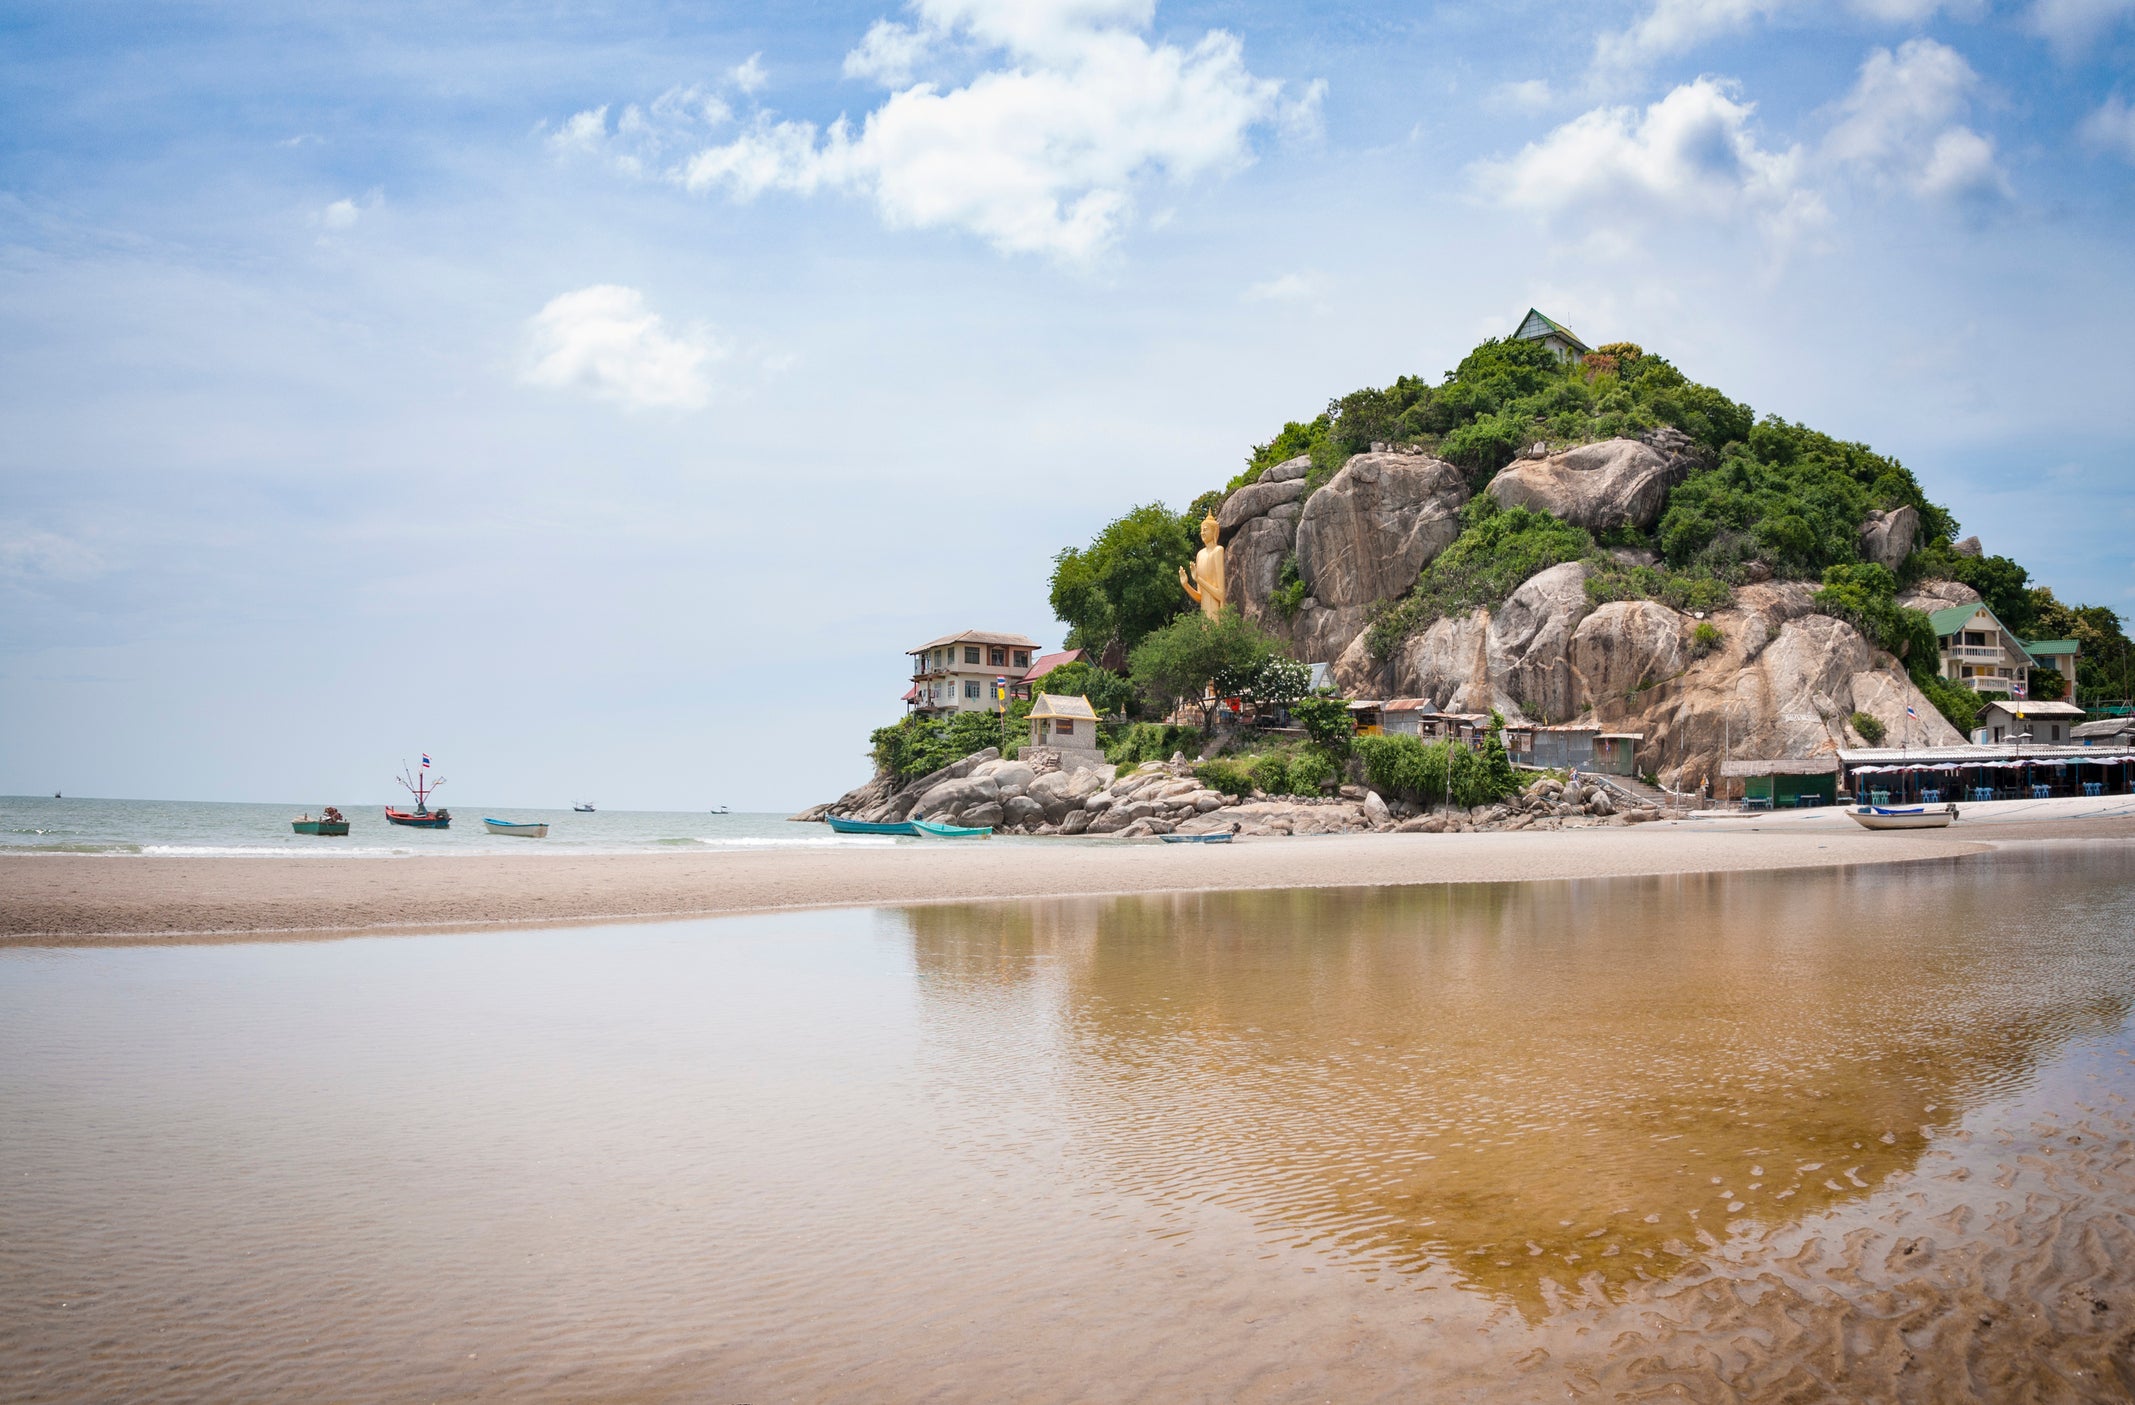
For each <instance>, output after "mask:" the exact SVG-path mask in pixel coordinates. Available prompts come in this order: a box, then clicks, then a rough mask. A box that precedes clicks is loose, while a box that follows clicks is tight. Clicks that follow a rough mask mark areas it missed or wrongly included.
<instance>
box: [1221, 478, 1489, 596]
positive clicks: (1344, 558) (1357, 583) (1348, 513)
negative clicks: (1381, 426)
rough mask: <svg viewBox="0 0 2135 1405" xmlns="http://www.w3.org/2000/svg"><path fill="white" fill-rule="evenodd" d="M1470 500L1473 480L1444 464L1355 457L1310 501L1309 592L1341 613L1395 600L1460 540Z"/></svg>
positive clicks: (1300, 551)
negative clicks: (1462, 515) (1462, 518)
mask: <svg viewBox="0 0 2135 1405" xmlns="http://www.w3.org/2000/svg"><path fill="white" fill-rule="evenodd" d="M1256 486H1257V485H1256ZM1467 500H1468V480H1467V475H1465V474H1464V473H1462V472H1461V470H1459V469H1458V468H1455V467H1454V466H1453V465H1452V464H1449V463H1446V462H1444V461H1443V460H1441V459H1433V458H1426V457H1424V456H1422V455H1420V454H1358V455H1356V456H1355V457H1353V458H1351V459H1350V460H1349V462H1348V463H1346V464H1344V465H1343V466H1342V471H1341V472H1340V473H1337V474H1336V475H1335V476H1334V477H1333V478H1332V479H1330V480H1329V481H1328V483H1327V485H1326V486H1325V487H1323V488H1321V489H1320V490H1319V491H1318V492H1316V493H1314V494H1313V495H1312V496H1311V497H1310V498H1307V499H1306V500H1305V507H1304V513H1303V515H1302V516H1301V517H1300V519H1299V521H1298V524H1297V568H1298V572H1299V574H1300V575H1301V576H1302V577H1303V578H1304V582H1305V589H1306V590H1307V591H1308V592H1309V593H1310V594H1311V596H1312V598H1313V599H1315V600H1317V601H1318V602H1319V603H1320V604H1321V605H1322V606H1326V607H1329V608H1335V609H1340V608H1343V607H1350V608H1360V607H1368V606H1370V605H1373V604H1375V603H1377V602H1378V601H1381V600H1391V599H1393V598H1394V597H1396V596H1398V595H1400V594H1402V593H1403V592H1404V591H1406V590H1407V589H1408V588H1409V587H1410V586H1412V585H1414V584H1415V583H1416V577H1417V575H1418V574H1419V573H1420V572H1421V571H1422V570H1423V568H1424V566H1425V565H1426V564H1427V563H1429V561H1430V559H1431V558H1432V557H1434V556H1436V555H1437V554H1438V553H1439V552H1441V551H1443V550H1445V549H1446V547H1447V546H1449V545H1451V544H1452V541H1453V539H1454V538H1455V537H1457V536H1459V535H1460V509H1461V505H1462V504H1463V503H1465V502H1467Z"/></svg>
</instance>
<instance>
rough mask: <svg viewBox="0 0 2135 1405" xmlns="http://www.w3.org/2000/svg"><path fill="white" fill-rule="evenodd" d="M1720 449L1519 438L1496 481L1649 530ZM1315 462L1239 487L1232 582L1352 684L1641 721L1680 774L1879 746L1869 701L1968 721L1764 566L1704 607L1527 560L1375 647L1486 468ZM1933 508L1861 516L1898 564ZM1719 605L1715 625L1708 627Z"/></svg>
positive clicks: (1229, 537)
mask: <svg viewBox="0 0 2135 1405" xmlns="http://www.w3.org/2000/svg"><path fill="white" fill-rule="evenodd" d="M1704 461H1705V455H1704V454H1702V453H1701V451H1700V449H1699V447H1698V446H1697V445H1696V444H1694V443H1693V442H1692V441H1691V440H1690V439H1689V438H1688V436H1686V435H1684V434H1681V433H1680V432H1678V431H1675V430H1671V429H1665V428H1663V429H1657V430H1652V431H1648V432H1646V433H1645V434H1643V435H1641V436H1640V437H1637V438H1628V437H1627V438H1616V439H1609V440H1604V441H1601V442H1599V443H1592V444H1582V445H1577V446H1575V447H1572V448H1568V449H1565V450H1563V451H1561V452H1557V453H1548V454H1543V455H1541V456H1537V457H1530V458H1523V459H1520V460H1518V461H1516V462H1514V463H1513V464H1511V465H1508V466H1507V467H1506V468H1505V469H1503V470H1502V471H1501V472H1499V473H1497V474H1496V475H1495V476H1494V477H1492V478H1491V479H1490V480H1489V481H1488V483H1487V485H1486V486H1485V487H1484V488H1483V490H1482V491H1483V492H1485V493H1487V494H1488V495H1489V496H1490V497H1491V498H1492V499H1494V500H1495V501H1496V503H1497V504H1498V505H1499V506H1500V507H1506V508H1510V507H1524V508H1528V509H1529V510H1532V511H1538V512H1544V513H1547V514H1549V515H1550V516H1552V517H1555V518H1557V519H1559V520H1561V521H1564V522H1568V523H1571V524H1573V525H1575V526H1578V527H1581V528H1584V529H1586V530H1587V531H1589V532H1592V533H1594V534H1596V535H1597V536H1598V535H1601V534H1605V533H1610V532H1612V531H1616V530H1618V529H1622V528H1626V527H1628V528H1633V529H1636V530H1637V531H1638V532H1640V533H1650V532H1651V531H1652V530H1653V529H1654V528H1655V527H1656V526H1657V525H1658V523H1659V521H1660V519H1661V516H1662V513H1663V511H1664V510H1665V508H1666V506H1667V504H1668V499H1669V494H1670V492H1671V490H1672V489H1673V488H1674V487H1675V486H1676V485H1678V484H1680V483H1682V482H1683V481H1684V480H1685V479H1686V478H1688V477H1689V475H1690V474H1691V473H1692V472H1693V471H1695V470H1696V469H1698V468H1700V467H1701V466H1703V464H1704ZM1310 468H1311V463H1310V461H1309V459H1307V458H1305V457H1298V458H1294V459H1291V460H1288V461H1286V462H1283V463H1280V464H1277V465H1275V466H1273V467H1271V468H1269V469H1267V470H1266V471H1264V472H1263V473H1262V474H1261V475H1260V477H1259V479H1258V481H1256V482H1254V483H1252V484H1250V485H1247V486H1243V487H1240V488H1238V489H1236V490H1235V491H1233V492H1231V493H1230V494H1229V495H1228V496H1227V497H1226V498H1225V499H1224V502H1223V504H1222V506H1221V508H1220V509H1219V510H1218V513H1217V518H1218V522H1219V524H1220V526H1221V529H1222V538H1223V541H1224V543H1225V544H1226V546H1227V548H1228V567H1229V584H1230V595H1231V599H1232V600H1234V601H1236V602H1237V603H1238V604H1239V606H1240V608H1241V609H1242V610H1243V611H1244V612H1245V614H1246V616H1247V617H1248V618H1249V619H1252V620H1253V621H1254V622H1256V623H1257V624H1259V625H1260V626H1261V627H1262V628H1264V629H1267V630H1268V631H1270V632H1272V633H1274V634H1276V635H1278V636H1280V637H1281V638H1282V639H1284V640H1285V641H1286V642H1287V644H1288V645H1289V647H1290V648H1291V649H1292V651H1293V652H1294V653H1295V654H1296V655H1297V657H1299V658H1301V659H1304V660H1307V661H1309V662H1320V661H1326V662H1330V663H1332V664H1333V674H1334V679H1335V681H1336V683H1337V685H1338V686H1339V687H1340V688H1341V689H1342V690H1343V691H1344V692H1346V693H1348V694H1350V695H1351V696H1354V697H1372V698H1388V697H1417V698H1425V699H1428V700H1430V701H1431V702H1433V703H1435V704H1437V705H1438V706H1439V707H1441V708H1443V709H1445V710H1447V711H1456V712H1486V711H1488V710H1490V709H1492V708H1496V709H1498V710H1500V711H1502V712H1503V713H1504V714H1505V715H1506V716H1507V717H1508V718H1510V719H1515V720H1519V719H1525V720H1531V721H1537V722H1545V723H1546V722H1565V721H1570V720H1573V719H1588V720H1591V721H1593V722H1596V723H1599V724H1601V725H1602V726H1603V727H1605V728H1607V729H1608V730H1611V731H1626V732H1640V733H1643V734H1644V736H1645V741H1644V743H1643V744H1642V745H1641V747H1640V750H1639V764H1640V769H1641V770H1644V771H1649V772H1652V773H1654V774H1657V775H1658V777H1659V778H1660V780H1661V783H1662V784H1664V785H1670V786H1674V785H1678V784H1681V785H1682V786H1683V787H1684V788H1689V787H1691V786H1694V785H1696V784H1697V783H1698V782H1700V781H1703V780H1705V779H1707V778H1716V777H1717V775H1718V770H1719V765H1718V763H1719V760H1720V757H1721V754H1722V751H1723V749H1725V750H1728V751H1731V752H1732V754H1734V755H1736V756H1806V755H1814V754H1817V753H1819V752H1828V751H1830V750H1833V749H1834V748H1836V747H1839V746H1859V745H1862V744H1863V742H1862V740H1861V739H1860V738H1859V737H1858V736H1857V735H1856V734H1855V733H1854V732H1853V731H1852V729H1851V719H1852V717H1853V714H1854V713H1856V712H1861V713H1866V714H1867V715H1869V716H1871V717H1874V718H1876V719H1877V720H1878V721H1880V722H1882V723H1883V724H1884V727H1885V729H1886V731H1887V734H1888V736H1890V737H1891V738H1898V737H1906V738H1908V739H1909V740H1910V741H1911V742H1912V744H1914V745H1942V744H1947V743H1954V742H1959V741H1962V740H1963V738H1962V737H1961V736H1960V735H1959V734H1958V733H1957V731H1956V730H1955V729H1953V728H1952V727H1951V726H1950V724H1949V723H1948V722H1947V721H1945V720H1944V719H1943V717H1942V716H1941V714H1940V713H1938V712H1937V711H1936V709H1935V707H1934V706H1933V705H1932V704H1931V703H1930V702H1929V701H1928V699H1927V698H1926V697H1924V696H1923V695H1922V694H1921V692H1920V689H1919V688H1918V687H1917V686H1916V685H1915V684H1914V683H1913V681H1912V679H1911V678H1910V677H1908V675H1907V670H1906V667H1905V665H1904V664H1903V663H1901V662H1900V661H1899V660H1898V659H1897V658H1895V657H1894V656H1893V655H1891V654H1890V653H1888V652H1887V651H1885V650H1883V649H1881V648H1878V647H1877V646H1876V645H1875V644H1874V643H1872V642H1871V641H1870V640H1869V639H1867V638H1865V637H1864V636H1863V635H1862V633H1861V632H1860V631H1859V630H1858V629H1856V628H1855V627H1854V626H1853V625H1852V624H1849V623H1847V622H1846V621H1844V620H1841V619H1838V618H1834V617H1832V616H1831V615H1827V614H1821V613H1819V612H1818V611H1817V608H1816V605H1815V602H1814V597H1815V594H1816V587H1815V586H1812V585H1810V584H1807V583H1805V582H1781V581H1772V580H1769V579H1767V580H1764V581H1761V582H1760V581H1754V580H1753V581H1752V583H1749V584H1746V585H1742V586H1738V587H1735V588H1734V589H1733V590H1732V591H1731V592H1730V593H1731V596H1732V603H1730V604H1728V605H1726V606H1725V607H1724V608H1721V609H1718V610H1714V611H1710V612H1698V613H1699V615H1700V616H1701V617H1699V618H1694V617H1693V615H1692V613H1690V612H1686V611H1684V610H1680V609H1676V608H1672V607H1671V606H1669V605H1667V604H1663V603H1661V602H1659V601H1656V600H1617V601H1610V602H1606V603H1600V604H1597V603H1595V602H1594V601H1593V600H1592V599H1591V598H1590V596H1589V592H1588V589H1587V584H1588V579H1589V577H1590V575H1591V574H1592V573H1593V572H1594V570H1595V566H1594V565H1593V564H1591V563H1589V562H1586V561H1569V562H1564V563H1561V564H1558V565H1555V566H1550V567H1548V568H1546V569H1544V570H1542V571H1540V572H1538V573H1536V574H1535V575H1533V576H1530V577H1529V578H1528V579H1527V580H1525V581H1524V582H1522V583H1521V584H1520V585H1519V586H1518V587H1517V588H1516V589H1515V590H1513V591H1512V593H1511V595H1510V596H1509V597H1508V598H1507V599H1506V600H1505V601H1504V602H1503V603H1502V604H1500V605H1498V606H1497V607H1496V608H1495V609H1485V608H1475V609H1472V610H1468V611H1464V612H1461V613H1458V614H1454V615H1449V616H1446V617H1442V618H1439V619H1437V620H1435V621H1432V622H1430V623H1429V624H1427V625H1426V626H1424V627H1423V628H1421V629H1419V630H1417V631H1416V632H1415V633H1413V634H1410V635H1409V636H1408V637H1407V638H1405V639H1403V640H1401V641H1400V642H1399V643H1398V644H1397V645H1396V646H1395V647H1393V648H1392V649H1391V650H1390V651H1385V650H1383V649H1382V648H1379V647H1375V645H1378V644H1379V643H1380V641H1379V640H1375V639H1374V637H1373V634H1372V631H1371V630H1370V629H1369V626H1370V624H1371V622H1372V620H1373V618H1374V616H1375V614H1378V613H1380V612H1383V611H1384V610H1385V609H1386V607H1387V606H1389V605H1391V604H1392V603H1393V602H1395V601H1396V600H1398V599H1399V598H1400V597H1401V596H1402V595H1403V594H1405V593H1406V592H1407V591H1408V590H1409V588H1410V587H1411V586H1412V585H1413V584H1414V583H1415V581H1416V580H1417V577H1418V575H1419V573H1421V572H1422V571H1423V570H1424V569H1425V568H1426V567H1427V566H1429V565H1430V563H1431V561H1432V560H1433V559H1434V558H1435V557H1436V556H1437V555H1438V554H1439V553H1440V552H1441V551H1443V550H1445V548H1447V547H1448V546H1450V545H1451V544H1452V543H1453V541H1454V540H1455V538H1456V537H1457V536H1458V535H1459V532H1460V526H1461V509H1462V508H1463V507H1465V506H1466V505H1467V504H1468V502H1469V499H1470V497H1471V488H1470V486H1469V485H1470V474H1469V473H1467V472H1466V471H1463V470H1462V469H1460V468H1458V467H1456V466H1455V465H1453V464H1451V463H1447V462H1445V461H1444V460H1442V459H1439V458H1435V457H1432V456H1430V455H1428V454H1425V453H1422V452H1414V451H1411V452H1387V451H1378V452H1367V453H1362V454H1357V455H1354V456H1352V457H1351V458H1349V459H1348V461H1347V462H1346V463H1344V464H1343V465H1342V467H1341V468H1340V470H1339V471H1338V472H1336V473H1335V474H1334V476H1333V477H1332V478H1331V479H1330V480H1328V481H1327V482H1326V483H1325V485H1324V486H1322V487H1320V488H1319V489H1318V491H1316V492H1313V493H1312V494H1310V496H1309V497H1307V496H1306V494H1305V492H1304V488H1305V480H1306V475H1307V473H1308V471H1309V470H1310ZM1918 521H1919V519H1918V514H1917V513H1916V512H1914V510H1913V509H1911V508H1909V507H1901V508H1899V509H1897V510H1895V511H1894V512H1891V513H1888V514H1886V513H1884V512H1881V511H1876V512H1873V513H1871V515H1870V517H1869V518H1868V519H1867V520H1865V521H1864V522H1863V524H1862V526H1861V528H1860V553H1861V557H1862V559H1864V560H1869V561H1877V562H1880V563H1883V564H1885V565H1886V566H1888V567H1890V568H1892V569H1896V568H1897V567H1899V566H1900V565H1902V564H1903V562H1904V560H1905V558H1906V557H1907V556H1908V555H1910V554H1911V553H1912V551H1913V550H1914V549H1915V548H1916V546H1917V545H1919V542H1918V532H1919V525H1918ZM1293 554H1294V561H1295V570H1296V572H1297V575H1298V579H1299V582H1300V583H1301V585H1302V587H1303V590H1304V595H1303V597H1302V599H1301V600H1300V601H1298V602H1296V603H1295V605H1294V607H1291V608H1284V607H1283V605H1281V604H1279V603H1278V601H1277V592H1278V588H1279V587H1278V580H1279V578H1280V576H1281V573H1282V567H1283V563H1284V561H1285V559H1286V558H1290V557H1292V555H1293ZM1610 560H1611V561H1613V562H1615V563H1617V564H1620V565H1624V566H1641V565H1643V566H1649V567H1650V566H1655V565H1658V564H1659V558H1658V557H1657V556H1656V554H1655V553H1654V552H1652V551H1651V550H1642V549H1637V548H1618V549H1617V550H1615V551H1614V552H1612V553H1610ZM1751 574H1752V575H1753V576H1754V575H1755V574H1756V573H1755V572H1751ZM1766 574H1767V575H1768V574H1769V573H1766ZM1962 598H1970V599H1975V600H1976V599H1978V598H1979V596H1978V594H1977V592H1975V591H1972V590H1971V589H1970V588H1969V587H1966V586H1962V585H1957V584H1955V583H1953V582H1937V583H1935V584H1934V585H1933V586H1932V587H1931V588H1930V594H1928V595H1926V596H1921V597H1919V603H1923V604H1926V605H1927V607H1928V608H1935V607H1939V606H1940V605H1941V604H1944V603H1951V602H1953V601H1954V600H1957V599H1962ZM1907 603H1912V602H1907ZM1701 624H1704V625H1708V626H1710V628H1709V629H1708V630H1707V631H1706V633H1705V635H1704V638H1703V640H1702V642H1701V641H1700V640H1699V635H1698V629H1699V626H1700V625H1701ZM1715 632H1716V633H1717V638H1715V637H1714V634H1715ZM1907 708H1911V709H1912V710H1913V714H1914V715H1913V716H1911V717H1908V715H1907V711H1906V710H1907Z"/></svg>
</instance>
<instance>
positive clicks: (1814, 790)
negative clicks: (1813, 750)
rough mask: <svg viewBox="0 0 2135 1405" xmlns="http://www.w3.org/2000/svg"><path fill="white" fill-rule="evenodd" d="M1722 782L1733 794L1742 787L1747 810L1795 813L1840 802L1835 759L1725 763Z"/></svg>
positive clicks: (1791, 758) (1837, 765)
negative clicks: (1802, 809) (1738, 787)
mask: <svg viewBox="0 0 2135 1405" xmlns="http://www.w3.org/2000/svg"><path fill="white" fill-rule="evenodd" d="M1720 779H1721V780H1722V781H1723V782H1724V783H1726V786H1727V791H1726V792H1725V793H1732V792H1733V791H1734V789H1735V788H1736V787H1737V786H1740V787H1741V792H1742V808H1744V809H1745V810H1795V809H1800V808H1801V807H1803V806H1805V805H1833V804H1836V803H1837V802H1838V782H1839V759H1838V758H1837V757H1836V756H1779V757H1769V758H1766V759H1763V760H1757V759H1744V760H1735V761H1727V762H1724V763H1723V764H1722V765H1721V767H1720Z"/></svg>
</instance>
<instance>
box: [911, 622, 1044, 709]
mask: <svg viewBox="0 0 2135 1405" xmlns="http://www.w3.org/2000/svg"><path fill="white" fill-rule="evenodd" d="M1037 652H1038V641H1037V640H1035V639H1028V638H1025V637H1024V636H1023V635H1020V634H995V633H992V632H990V631H987V630H983V629H967V630H964V631H962V632H961V633H958V634H945V635H943V636H942V637H941V638H939V639H930V640H928V641H927V642H926V643H924V644H922V645H920V646H919V647H918V648H916V649H907V650H905V653H906V655H908V656H909V657H910V658H911V660H912V686H911V688H910V689H909V690H908V691H907V692H906V693H905V695H904V701H905V706H907V707H909V708H910V709H911V710H912V711H914V712H923V713H944V712H993V711H996V710H998V709H999V708H1001V707H1002V706H1003V705H1004V701H1005V700H1004V699H1003V698H1002V697H998V696H996V692H997V689H998V688H999V687H1000V686H1001V685H1002V683H1003V680H1005V684H1006V686H1008V687H1013V686H1015V685H1016V684H1018V683H1021V682H1022V681H1023V675H1024V674H1025V673H1027V672H1028V671H1029V670H1030V661H1031V658H1032V656H1033V655H1035V654H1036V653H1037Z"/></svg>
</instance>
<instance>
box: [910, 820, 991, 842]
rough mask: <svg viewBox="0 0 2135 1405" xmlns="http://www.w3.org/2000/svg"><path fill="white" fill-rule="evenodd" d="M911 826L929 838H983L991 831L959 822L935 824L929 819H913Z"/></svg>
mask: <svg viewBox="0 0 2135 1405" xmlns="http://www.w3.org/2000/svg"><path fill="white" fill-rule="evenodd" d="M912 828H914V829H916V830H918V831H919V832H920V833H921V834H923V835H925V836H927V837H928V838H929V839H984V838H987V837H988V836H990V835H991V834H992V833H993V831H992V830H990V829H985V828H973V827H970V826H967V825H960V824H935V823H934V822H933V821H931V820H913V821H912Z"/></svg>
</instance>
